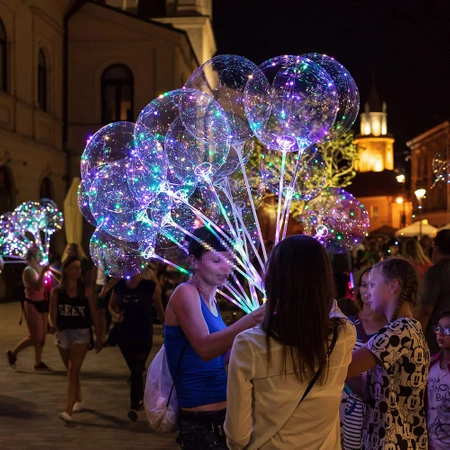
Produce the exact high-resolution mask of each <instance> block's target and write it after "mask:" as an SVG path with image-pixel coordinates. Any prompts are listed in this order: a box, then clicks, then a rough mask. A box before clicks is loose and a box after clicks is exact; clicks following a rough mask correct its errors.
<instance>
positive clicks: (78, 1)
mask: <svg viewBox="0 0 450 450" xmlns="http://www.w3.org/2000/svg"><path fill="white" fill-rule="evenodd" d="M88 1H89V0H75V2H74V3H73V5H72V7H71V8H70V9H69V11H67V13H66V14H65V16H64V22H63V86H62V88H63V92H62V96H63V97H62V100H63V101H62V105H63V129H62V146H63V151H64V153H65V154H66V175H65V177H64V178H65V181H66V191H68V190H69V188H70V183H71V180H70V173H71V172H72V163H71V156H70V149H69V143H68V140H69V20H70V19H71V18H72V17H73V16H74V15H75V14H76V13H77V12H78V11H79V10H80V9H81V8H82V7H83V6H84V5H85V4H86V3H87V2H88Z"/></svg>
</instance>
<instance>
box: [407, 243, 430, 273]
mask: <svg viewBox="0 0 450 450" xmlns="http://www.w3.org/2000/svg"><path fill="white" fill-rule="evenodd" d="M402 256H403V258H405V259H406V260H407V261H409V262H410V263H411V264H414V265H416V266H423V265H425V264H431V261H430V258H428V257H427V256H426V255H425V253H424V251H423V249H422V246H421V245H420V244H419V242H418V241H417V240H416V239H407V240H406V241H405V242H404V243H403V246H402Z"/></svg>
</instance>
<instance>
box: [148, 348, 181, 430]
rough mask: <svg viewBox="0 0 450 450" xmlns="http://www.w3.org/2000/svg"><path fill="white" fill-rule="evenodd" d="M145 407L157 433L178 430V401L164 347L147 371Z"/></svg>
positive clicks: (151, 424)
mask: <svg viewBox="0 0 450 450" xmlns="http://www.w3.org/2000/svg"><path fill="white" fill-rule="evenodd" d="M170 391H172V395H170ZM169 397H170V401H169ZM144 407H145V414H146V415H147V419H148V421H149V423H150V426H151V427H152V428H153V429H154V430H155V431H157V432H158V433H173V432H175V431H177V430H178V399H177V394H176V390H175V387H174V386H173V379H172V375H171V374H170V370H169V366H168V364H167V357H166V349H165V347H164V345H163V346H162V347H161V350H160V351H159V352H158V353H157V354H156V356H155V358H154V359H153V361H152V362H151V364H150V366H149V368H148V371H147V383H146V385H145V392H144Z"/></svg>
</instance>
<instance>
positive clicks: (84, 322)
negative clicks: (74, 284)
mask: <svg viewBox="0 0 450 450" xmlns="http://www.w3.org/2000/svg"><path fill="white" fill-rule="evenodd" d="M56 326H57V328H58V330H60V331H62V330H67V329H82V328H90V326H91V323H90V312H89V303H88V301H87V299H86V298H85V297H80V296H77V297H75V298H71V297H69V294H67V292H59V293H58V304H57V312H56Z"/></svg>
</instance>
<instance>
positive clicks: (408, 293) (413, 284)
mask: <svg viewBox="0 0 450 450" xmlns="http://www.w3.org/2000/svg"><path fill="white" fill-rule="evenodd" d="M372 269H378V270H381V275H382V277H383V279H384V280H385V281H392V280H394V279H395V280H398V281H399V283H400V285H401V291H400V294H399V296H398V300H397V306H396V308H395V311H394V315H393V316H392V319H391V322H393V321H394V320H396V319H397V318H398V313H399V311H400V308H401V307H402V305H403V303H405V302H408V303H410V304H411V305H412V306H416V304H417V296H418V291H419V278H418V276H417V271H416V269H415V268H414V266H413V265H412V264H411V263H409V262H408V261H406V259H403V258H388V259H385V260H384V261H380V262H379V263H377V264H375V265H374V266H373V268H372Z"/></svg>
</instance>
